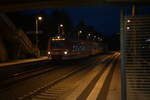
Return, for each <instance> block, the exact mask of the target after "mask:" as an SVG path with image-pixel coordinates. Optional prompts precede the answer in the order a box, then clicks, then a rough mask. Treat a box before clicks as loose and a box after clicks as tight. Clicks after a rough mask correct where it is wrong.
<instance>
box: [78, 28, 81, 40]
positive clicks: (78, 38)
mask: <svg viewBox="0 0 150 100" xmlns="http://www.w3.org/2000/svg"><path fill="white" fill-rule="evenodd" d="M81 33H82V31H81V30H80V31H79V32H78V40H79V38H80V34H81Z"/></svg>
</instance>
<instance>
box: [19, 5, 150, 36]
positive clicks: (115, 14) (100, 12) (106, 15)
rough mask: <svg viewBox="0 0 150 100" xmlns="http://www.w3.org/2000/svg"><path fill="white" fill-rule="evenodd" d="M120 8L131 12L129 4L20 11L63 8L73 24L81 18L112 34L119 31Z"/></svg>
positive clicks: (31, 12)
mask: <svg viewBox="0 0 150 100" xmlns="http://www.w3.org/2000/svg"><path fill="white" fill-rule="evenodd" d="M120 8H124V9H125V10H126V13H127V14H131V6H128V7H127V6H124V7H123V6H107V7H106V6H102V7H73V8H49V9H42V10H32V11H23V12H20V13H21V14H25V15H34V14H36V13H40V12H42V13H45V14H47V15H50V14H51V13H52V12H53V11H55V10H63V11H65V12H67V13H68V14H69V16H70V18H71V20H72V22H73V25H74V26H75V25H77V24H79V22H80V21H81V20H84V22H85V23H86V24H87V25H91V26H93V27H94V28H95V29H96V31H98V32H101V33H102V34H103V35H105V36H112V35H114V34H116V33H118V32H119V31H120ZM149 9H150V7H145V6H144V7H142V8H141V10H142V11H140V12H141V13H142V14H143V13H150V10H149Z"/></svg>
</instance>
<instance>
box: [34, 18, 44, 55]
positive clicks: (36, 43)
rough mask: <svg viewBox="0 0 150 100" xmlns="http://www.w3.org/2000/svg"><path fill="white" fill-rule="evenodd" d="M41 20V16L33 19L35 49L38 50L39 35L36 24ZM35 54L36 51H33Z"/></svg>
mask: <svg viewBox="0 0 150 100" xmlns="http://www.w3.org/2000/svg"><path fill="white" fill-rule="evenodd" d="M42 19H43V18H42V17H41V16H38V17H36V19H35V24H36V26H35V47H36V48H38V34H39V25H38V22H39V21H41V20H42ZM35 53H36V50H35Z"/></svg>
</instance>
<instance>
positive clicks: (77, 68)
mask: <svg viewBox="0 0 150 100" xmlns="http://www.w3.org/2000/svg"><path fill="white" fill-rule="evenodd" d="M110 58H112V55H107V56H106V55H105V56H104V55H103V56H101V57H98V58H97V59H96V60H95V57H92V58H90V59H87V60H83V61H81V60H79V61H80V63H77V62H75V63H72V64H71V65H67V64H64V65H63V64H62V65H61V66H59V67H58V66H57V68H56V69H55V68H54V69H53V68H52V69H44V70H43V69H42V70H41V72H40V71H39V72H38V71H36V70H35V71H29V72H27V73H26V72H24V73H21V74H18V75H19V76H20V77H23V76H24V75H25V76H26V75H27V76H28V74H29V76H28V77H26V78H21V79H20V80H19V81H18V82H17V83H15V84H14V86H12V87H11V86H10V87H8V88H7V89H6V91H5V92H4V93H2V94H1V93H0V99H1V100H32V99H33V100H34V97H36V96H41V94H42V96H43V95H47V96H44V97H45V99H46V98H47V99H48V98H51V99H52V100H53V99H54V100H55V99H56V97H59V96H58V95H61V94H65V93H66V91H68V90H67V89H68V88H67V86H61V83H62V82H64V84H66V83H65V82H66V81H65V80H69V79H70V80H72V81H69V82H75V81H74V80H76V81H78V80H80V79H78V78H80V77H82V76H84V75H81V76H78V78H77V79H78V80H77V79H74V78H72V77H73V76H76V75H78V74H79V75H80V73H82V72H84V74H87V72H90V70H92V68H93V67H94V66H96V65H98V64H99V63H103V64H106V65H107V64H108V62H109V63H110V62H111V60H112V59H110ZM87 62H88V63H87ZM64 70H65V71H66V72H63V71H64ZM56 72H57V73H56ZM33 73H34V74H33ZM54 74H56V75H54ZM52 75H53V76H52ZM50 76H51V77H53V79H52V78H50ZM56 76H57V77H56ZM44 78H45V80H46V81H45V80H44ZM35 79H36V80H37V79H38V80H39V79H41V81H42V82H43V84H40V85H39V83H38V81H33V80H35ZM29 82H31V84H32V83H35V86H28V85H29ZM26 83H28V84H26ZM16 84H18V85H16ZM24 84H26V86H27V88H28V87H30V88H31V87H32V89H27V90H24V89H25V87H24V88H20V89H22V90H24V91H25V92H24V93H18V92H16V91H19V89H18V88H16V91H15V90H13V89H14V87H18V86H19V87H21V85H24ZM37 84H38V85H39V86H36V85H37ZM58 84H60V85H59V86H57V85H58ZM71 84H73V83H71ZM70 89H73V88H71V86H70ZM70 89H69V90H70ZM8 91H12V92H13V95H12V97H11V96H10V97H6V98H5V95H10V92H8ZM14 92H16V93H14ZM45 92H46V93H45ZM47 92H50V93H47ZM1 96H3V97H1ZM44 97H43V98H44ZM10 98H11V99H10ZM45 99H44V100H45ZM47 99H46V100H47ZM51 99H50V100H51ZM37 100H38V99H37ZM42 100H43V99H42ZM48 100H49V99H48Z"/></svg>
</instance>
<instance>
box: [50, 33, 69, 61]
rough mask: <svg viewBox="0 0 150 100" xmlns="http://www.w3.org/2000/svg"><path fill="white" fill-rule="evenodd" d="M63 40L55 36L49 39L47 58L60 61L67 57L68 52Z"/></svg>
mask: <svg viewBox="0 0 150 100" xmlns="http://www.w3.org/2000/svg"><path fill="white" fill-rule="evenodd" d="M66 42H67V41H66V40H65V38H63V37H60V36H57V37H55V38H51V39H50V40H49V44H48V58H49V59H53V60H62V59H63V58H64V57H65V56H68V54H69V50H68V45H67V43H66Z"/></svg>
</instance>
